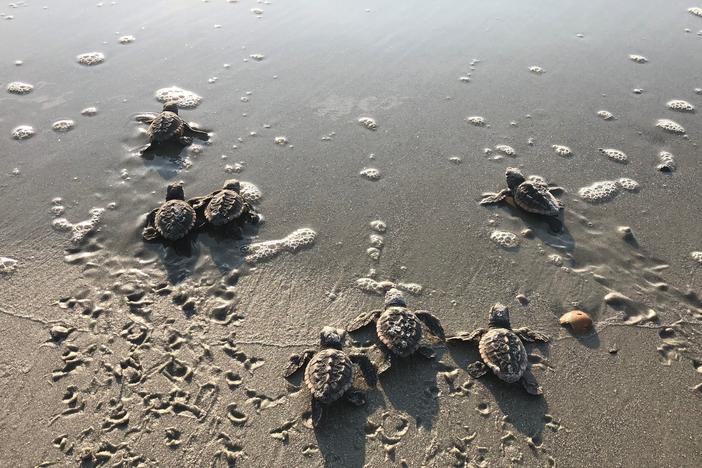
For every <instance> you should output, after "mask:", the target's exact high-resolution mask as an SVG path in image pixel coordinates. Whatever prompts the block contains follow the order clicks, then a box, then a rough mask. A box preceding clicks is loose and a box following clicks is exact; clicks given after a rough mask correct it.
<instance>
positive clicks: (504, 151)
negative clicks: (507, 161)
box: [495, 145, 517, 156]
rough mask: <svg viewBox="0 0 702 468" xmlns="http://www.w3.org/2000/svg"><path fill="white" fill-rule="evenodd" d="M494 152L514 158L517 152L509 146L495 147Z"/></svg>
mask: <svg viewBox="0 0 702 468" xmlns="http://www.w3.org/2000/svg"><path fill="white" fill-rule="evenodd" d="M495 151H499V152H500V153H502V154H506V155H507V156H516V155H517V152H516V151H515V150H514V148H512V147H511V146H509V145H495Z"/></svg>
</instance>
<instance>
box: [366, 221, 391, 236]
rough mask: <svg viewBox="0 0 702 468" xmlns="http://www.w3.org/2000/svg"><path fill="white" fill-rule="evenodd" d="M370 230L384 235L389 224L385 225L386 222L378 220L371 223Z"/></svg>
mask: <svg viewBox="0 0 702 468" xmlns="http://www.w3.org/2000/svg"><path fill="white" fill-rule="evenodd" d="M370 228H371V229H372V230H374V231H375V232H379V233H381V234H382V233H384V232H385V231H386V230H387V229H388V226H387V224H385V221H382V220H380V219H376V220H375V221H371V222H370Z"/></svg>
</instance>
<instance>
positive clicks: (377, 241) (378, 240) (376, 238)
mask: <svg viewBox="0 0 702 468" xmlns="http://www.w3.org/2000/svg"><path fill="white" fill-rule="evenodd" d="M368 241H369V243H370V245H371V247H375V248H376V249H382V248H383V247H384V246H385V239H384V238H383V236H381V235H378V234H371V235H370V236H369V238H368Z"/></svg>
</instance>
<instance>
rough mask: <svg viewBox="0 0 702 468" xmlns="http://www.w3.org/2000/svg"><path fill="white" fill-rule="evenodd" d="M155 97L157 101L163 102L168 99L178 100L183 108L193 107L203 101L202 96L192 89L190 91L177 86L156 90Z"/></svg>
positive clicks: (179, 105)
mask: <svg viewBox="0 0 702 468" xmlns="http://www.w3.org/2000/svg"><path fill="white" fill-rule="evenodd" d="M155 97H156V100H157V101H159V102H163V103H165V102H168V101H177V102H178V107H180V108H182V109H193V108H195V107H197V106H198V105H200V103H201V102H202V97H200V96H198V95H197V94H195V93H193V92H192V91H188V90H186V89H182V88H179V87H177V86H171V87H169V88H161V89H159V90H157V91H156V94H155Z"/></svg>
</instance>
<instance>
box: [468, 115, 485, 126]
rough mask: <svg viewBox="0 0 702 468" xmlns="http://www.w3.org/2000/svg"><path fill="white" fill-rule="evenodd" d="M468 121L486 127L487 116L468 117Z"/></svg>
mask: <svg viewBox="0 0 702 468" xmlns="http://www.w3.org/2000/svg"><path fill="white" fill-rule="evenodd" d="M466 122H468V123H469V124H471V125H475V126H476V127H484V126H485V124H486V121H485V117H480V116H479V115H472V116H470V117H466Z"/></svg>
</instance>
